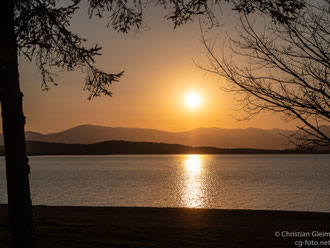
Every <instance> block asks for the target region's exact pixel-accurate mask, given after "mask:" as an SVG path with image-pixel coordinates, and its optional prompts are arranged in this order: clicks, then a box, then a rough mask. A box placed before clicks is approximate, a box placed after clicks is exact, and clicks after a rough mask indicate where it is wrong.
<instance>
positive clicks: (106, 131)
mask: <svg viewBox="0 0 330 248" xmlns="http://www.w3.org/2000/svg"><path fill="white" fill-rule="evenodd" d="M292 132H293V131H290V130H280V129H273V130H264V129H258V128H247V129H225V128H214V127H213V128H198V129H193V130H190V131H185V132H166V131H161V130H156V129H143V128H123V127H102V126H95V125H81V126H77V127H74V128H71V129H68V130H65V131H62V132H58V133H50V134H40V133H37V132H30V131H28V132H26V139H27V140H34V141H44V142H55V143H67V144H92V143H98V142H103V141H109V140H126V141H140V142H142V141H145V142H163V143H170V144H182V145H188V146H212V147H221V148H256V149H285V148H288V147H287V143H288V141H287V139H286V138H285V137H284V136H288V135H290V134H292ZM0 139H1V143H0V144H3V142H2V134H1V137H0Z"/></svg>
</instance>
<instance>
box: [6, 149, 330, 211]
mask: <svg viewBox="0 0 330 248" xmlns="http://www.w3.org/2000/svg"><path fill="white" fill-rule="evenodd" d="M0 162H1V165H0V203H6V202H7V193H6V180H5V165H4V158H3V157H1V158H0ZM30 165H31V177H30V178H31V179H30V181H31V193H32V199H33V204H35V205H39V204H43V205H71V206H148V207H193V208H216V209H268V210H270V209H273V210H299V211H322V212H330V155H328V154H323V155H299V154H297V155H123V156H35V157H30Z"/></svg>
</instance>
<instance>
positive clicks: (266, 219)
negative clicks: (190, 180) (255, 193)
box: [0, 204, 330, 248]
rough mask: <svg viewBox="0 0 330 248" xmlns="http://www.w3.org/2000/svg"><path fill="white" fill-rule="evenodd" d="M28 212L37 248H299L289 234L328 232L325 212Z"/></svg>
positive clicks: (4, 223) (0, 227) (0, 236)
mask: <svg viewBox="0 0 330 248" xmlns="http://www.w3.org/2000/svg"><path fill="white" fill-rule="evenodd" d="M33 212H34V217H35V229H36V235H37V241H38V244H39V245H40V247H49V248H57V247H58V248H69V247H85V248H92V247H93V248H95V247H127V248H136V247H168V248H171V247H173V248H175V247H189V248H218V247H227V248H231V247H254V248H259V247H298V246H297V244H296V245H295V242H297V241H305V239H306V238H301V237H297V236H295V237H293V236H290V235H288V233H289V234H290V233H294V232H296V233H298V232H299V233H300V232H304V233H310V234H311V233H312V232H313V231H318V232H319V233H328V232H330V228H329V222H330V213H317V212H294V211H272V210H270V211H266V210H215V209H189V208H150V207H142V208H141V207H70V206H66V207H64V206H63V207H60V206H59V207H49V206H33ZM286 231H287V232H286ZM278 235H279V237H277V236H278ZM308 239H309V240H314V241H323V242H325V241H328V240H329V237H317V238H315V237H310V238H308ZM8 242H9V230H8V219H7V206H6V205H3V204H2V205H1V204H0V248H4V247H8ZM303 247H305V246H303ZM313 247H316V246H313Z"/></svg>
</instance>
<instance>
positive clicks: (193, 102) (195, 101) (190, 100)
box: [186, 93, 200, 108]
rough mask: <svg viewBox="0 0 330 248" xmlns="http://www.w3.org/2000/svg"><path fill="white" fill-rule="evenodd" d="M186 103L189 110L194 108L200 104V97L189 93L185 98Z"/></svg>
mask: <svg viewBox="0 0 330 248" xmlns="http://www.w3.org/2000/svg"><path fill="white" fill-rule="evenodd" d="M186 101H187V104H188V106H189V107H190V108H196V107H198V105H199V104H200V97H199V95H197V94H196V93H190V94H189V95H188V96H187V98H186Z"/></svg>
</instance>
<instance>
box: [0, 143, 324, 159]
mask: <svg viewBox="0 0 330 248" xmlns="http://www.w3.org/2000/svg"><path fill="white" fill-rule="evenodd" d="M27 154H28V155H29V156H36V155H59V156H60V155H172V154H173V155H175V154H330V148H327V149H324V150H303V149H285V150H274V149H254V148H216V147H192V146H186V145H180V144H167V143H156V142H133V141H122V140H112V141H105V142H100V143H94V144H64V143H50V142H42V141H27ZM3 155H4V149H3V146H0V156H3Z"/></svg>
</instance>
